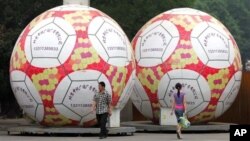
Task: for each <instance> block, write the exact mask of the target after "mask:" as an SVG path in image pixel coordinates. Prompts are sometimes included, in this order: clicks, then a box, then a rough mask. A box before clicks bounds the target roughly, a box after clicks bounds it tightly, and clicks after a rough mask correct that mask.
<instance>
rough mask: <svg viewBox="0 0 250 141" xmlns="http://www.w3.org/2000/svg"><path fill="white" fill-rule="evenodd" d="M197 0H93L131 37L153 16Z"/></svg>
mask: <svg viewBox="0 0 250 141" xmlns="http://www.w3.org/2000/svg"><path fill="white" fill-rule="evenodd" d="M194 2H195V0H102V1H100V0H91V4H90V5H91V6H92V7H95V8H97V9H99V10H101V11H103V12H105V13H106V14H108V15H109V16H110V17H112V18H113V19H114V20H116V21H117V22H118V23H119V24H120V26H121V27H122V28H123V30H124V31H125V32H126V34H127V36H128V37H129V39H131V40H132V38H133V37H134V36H135V34H136V33H137V31H138V30H139V29H140V28H141V27H142V26H143V25H144V24H145V23H146V22H147V21H149V20H150V19H151V18H153V17H155V16H156V15H158V14H160V13H162V12H165V11H167V10H170V9H173V8H177V7H190V6H192V5H193V3H194Z"/></svg>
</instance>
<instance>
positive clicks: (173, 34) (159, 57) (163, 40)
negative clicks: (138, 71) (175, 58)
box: [136, 21, 179, 67]
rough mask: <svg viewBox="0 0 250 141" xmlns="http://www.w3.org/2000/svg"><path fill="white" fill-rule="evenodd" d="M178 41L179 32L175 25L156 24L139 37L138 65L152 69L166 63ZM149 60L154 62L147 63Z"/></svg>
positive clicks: (161, 22) (167, 22)
mask: <svg viewBox="0 0 250 141" xmlns="http://www.w3.org/2000/svg"><path fill="white" fill-rule="evenodd" d="M178 41H179V32H178V30H177V28H176V27H175V25H174V24H173V23H171V22H169V21H157V22H154V23H153V24H152V25H150V26H148V27H147V28H146V29H145V30H144V31H143V32H142V33H141V34H140V35H139V38H138V40H137V43H136V60H137V61H138V64H139V65H140V66H144V67H151V66H156V65H158V64H159V63H162V62H164V61H165V60H167V59H168V57H169V56H170V55H171V54H172V53H173V51H174V49H175V48H176V45H177V43H178ZM145 59H146V60H145ZM147 59H151V60H152V61H147ZM158 61H160V62H158ZM149 62H150V64H149Z"/></svg>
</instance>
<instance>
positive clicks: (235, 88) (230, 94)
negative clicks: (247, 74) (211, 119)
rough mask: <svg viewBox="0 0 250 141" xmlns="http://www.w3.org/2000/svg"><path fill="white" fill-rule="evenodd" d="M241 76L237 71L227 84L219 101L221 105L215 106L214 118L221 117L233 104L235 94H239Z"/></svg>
mask: <svg viewBox="0 0 250 141" xmlns="http://www.w3.org/2000/svg"><path fill="white" fill-rule="evenodd" d="M241 74H242V72H241V71H238V72H237V73H235V74H234V76H233V77H232V78H231V79H230V81H229V82H228V84H227V86H226V88H225V90H224V91H223V93H222V95H221V97H220V99H219V102H220V103H221V104H220V105H217V107H216V111H215V117H219V116H220V115H222V114H223V113H224V112H225V111H227V109H229V107H230V106H231V105H232V104H233V102H234V100H235V98H236V97H237V93H238V92H239V89H240V84H241V82H240V80H241ZM236 77H238V79H236Z"/></svg>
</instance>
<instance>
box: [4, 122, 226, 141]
mask: <svg viewBox="0 0 250 141" xmlns="http://www.w3.org/2000/svg"><path fill="white" fill-rule="evenodd" d="M27 124H29V122H27V121H26V120H23V119H14V120H0V141H92V140H99V139H98V137H97V135H81V136H78V135H53V136H51V135H47V136H46V135H34V136H30V135H29V136H28V135H26V136H24V135H8V134H7V132H6V131H5V129H6V128H7V127H11V126H19V125H27ZM183 137H184V139H183V141H229V133H185V134H183ZM105 140H107V141H175V140H176V141H177V138H176V134H174V133H155V132H154V133H142V132H139V133H135V134H134V135H133V136H118V135H112V136H110V137H108V138H107V139H105Z"/></svg>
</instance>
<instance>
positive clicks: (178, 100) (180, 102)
mask: <svg viewBox="0 0 250 141" xmlns="http://www.w3.org/2000/svg"><path fill="white" fill-rule="evenodd" d="M175 88H176V89H177V93H175V94H174V97H173V105H172V112H171V115H173V112H174V111H175V115H176V118H177V122H178V124H177V127H176V128H177V129H176V133H177V138H178V139H182V136H181V129H182V127H181V125H180V122H181V121H180V117H183V116H184V115H185V114H186V107H187V106H186V99H185V94H184V93H183V92H181V88H182V85H181V84H180V83H177V84H176V85H175Z"/></svg>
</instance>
